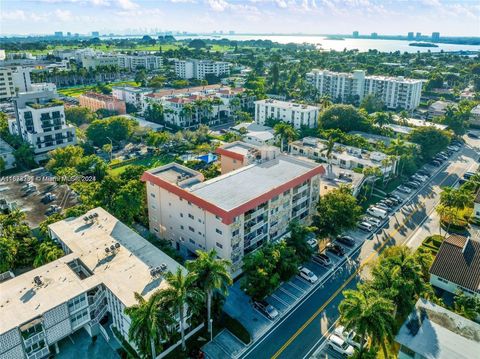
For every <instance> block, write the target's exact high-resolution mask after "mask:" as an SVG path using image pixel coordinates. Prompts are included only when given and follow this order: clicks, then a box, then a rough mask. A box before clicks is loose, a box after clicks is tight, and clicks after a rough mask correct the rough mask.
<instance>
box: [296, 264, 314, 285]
mask: <svg viewBox="0 0 480 359" xmlns="http://www.w3.org/2000/svg"><path fill="white" fill-rule="evenodd" d="M299 269H300V272H299V273H298V274H299V275H300V277H302V278H303V279H305V280H306V281H308V282H310V283H312V284H313V283H315V282H316V281H317V280H318V277H317V276H316V275H315V274H314V273H313V272H312V271H311V270H310V269H308V268H305V267H300V268H299Z"/></svg>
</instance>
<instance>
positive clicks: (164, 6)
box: [0, 0, 480, 36]
mask: <svg viewBox="0 0 480 359" xmlns="http://www.w3.org/2000/svg"><path fill="white" fill-rule="evenodd" d="M130 29H147V30H150V29H158V30H160V31H164V30H174V31H177V30H180V31H191V32H210V31H214V30H217V31H219V30H223V31H229V30H233V31H236V32H242V33H245V32H246V33H253V32H255V33H266V32H273V33H294V32H295V33H296V32H303V33H316V34H318V33H351V32H352V31H354V30H358V31H360V32H361V33H371V32H378V33H382V34H405V33H406V32H408V31H414V32H417V31H419V32H422V33H425V34H430V33H431V32H433V31H439V32H441V34H445V35H468V36H480V0H464V1H459V0H155V1H154V0H0V33H1V34H3V35H6V34H34V33H38V34H47V33H53V32H54V31H64V32H66V31H71V32H79V33H88V32H90V31H100V32H102V33H103V32H116V33H125V32H131V31H130Z"/></svg>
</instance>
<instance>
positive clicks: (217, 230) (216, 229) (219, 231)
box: [215, 228, 223, 234]
mask: <svg viewBox="0 0 480 359" xmlns="http://www.w3.org/2000/svg"><path fill="white" fill-rule="evenodd" d="M215 232H217V233H218V234H223V232H222V231H221V230H219V229H218V228H215Z"/></svg>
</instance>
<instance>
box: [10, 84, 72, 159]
mask: <svg viewBox="0 0 480 359" xmlns="http://www.w3.org/2000/svg"><path fill="white" fill-rule="evenodd" d="M51 89H53V87H49V86H48V85H45V86H40V87H39V90H38V91H30V92H21V93H19V94H18V95H17V97H15V98H14V99H13V103H14V107H15V117H16V118H15V120H10V121H9V129H10V132H11V133H12V134H16V135H19V136H20V137H21V138H22V139H23V140H24V141H25V142H28V143H29V144H30V145H31V146H32V147H33V150H34V152H35V158H36V159H37V160H40V159H45V158H47V154H48V152H49V151H51V150H54V149H55V148H59V147H66V146H68V145H75V144H76V143H77V139H76V135H75V127H74V126H72V125H68V124H67V123H66V122H65V110H64V106H63V102H62V101H60V100H59V99H58V95H57V93H56V92H55V91H51Z"/></svg>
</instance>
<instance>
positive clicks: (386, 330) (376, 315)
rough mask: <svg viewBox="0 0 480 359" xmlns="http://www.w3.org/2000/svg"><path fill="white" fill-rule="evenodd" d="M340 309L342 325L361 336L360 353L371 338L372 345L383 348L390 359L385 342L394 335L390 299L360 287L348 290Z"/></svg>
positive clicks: (386, 356)
mask: <svg viewBox="0 0 480 359" xmlns="http://www.w3.org/2000/svg"><path fill="white" fill-rule="evenodd" d="M343 295H344V297H345V298H344V299H343V301H342V302H341V303H340V305H339V307H338V309H339V311H340V323H342V324H343V325H344V326H345V328H346V329H347V330H354V331H355V332H357V334H359V335H360V337H361V341H360V351H363V348H364V346H365V343H366V340H367V338H368V337H370V339H371V342H372V344H377V345H378V344H379V345H381V346H382V349H383V352H384V354H385V358H388V352H387V348H386V346H385V340H387V339H390V338H391V337H392V333H393V326H394V318H393V310H394V305H393V303H392V301H390V300H389V299H386V298H383V297H381V296H380V295H379V294H378V293H377V292H376V291H374V290H370V289H368V288H364V287H361V286H359V287H358V290H346V291H344V292H343Z"/></svg>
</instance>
